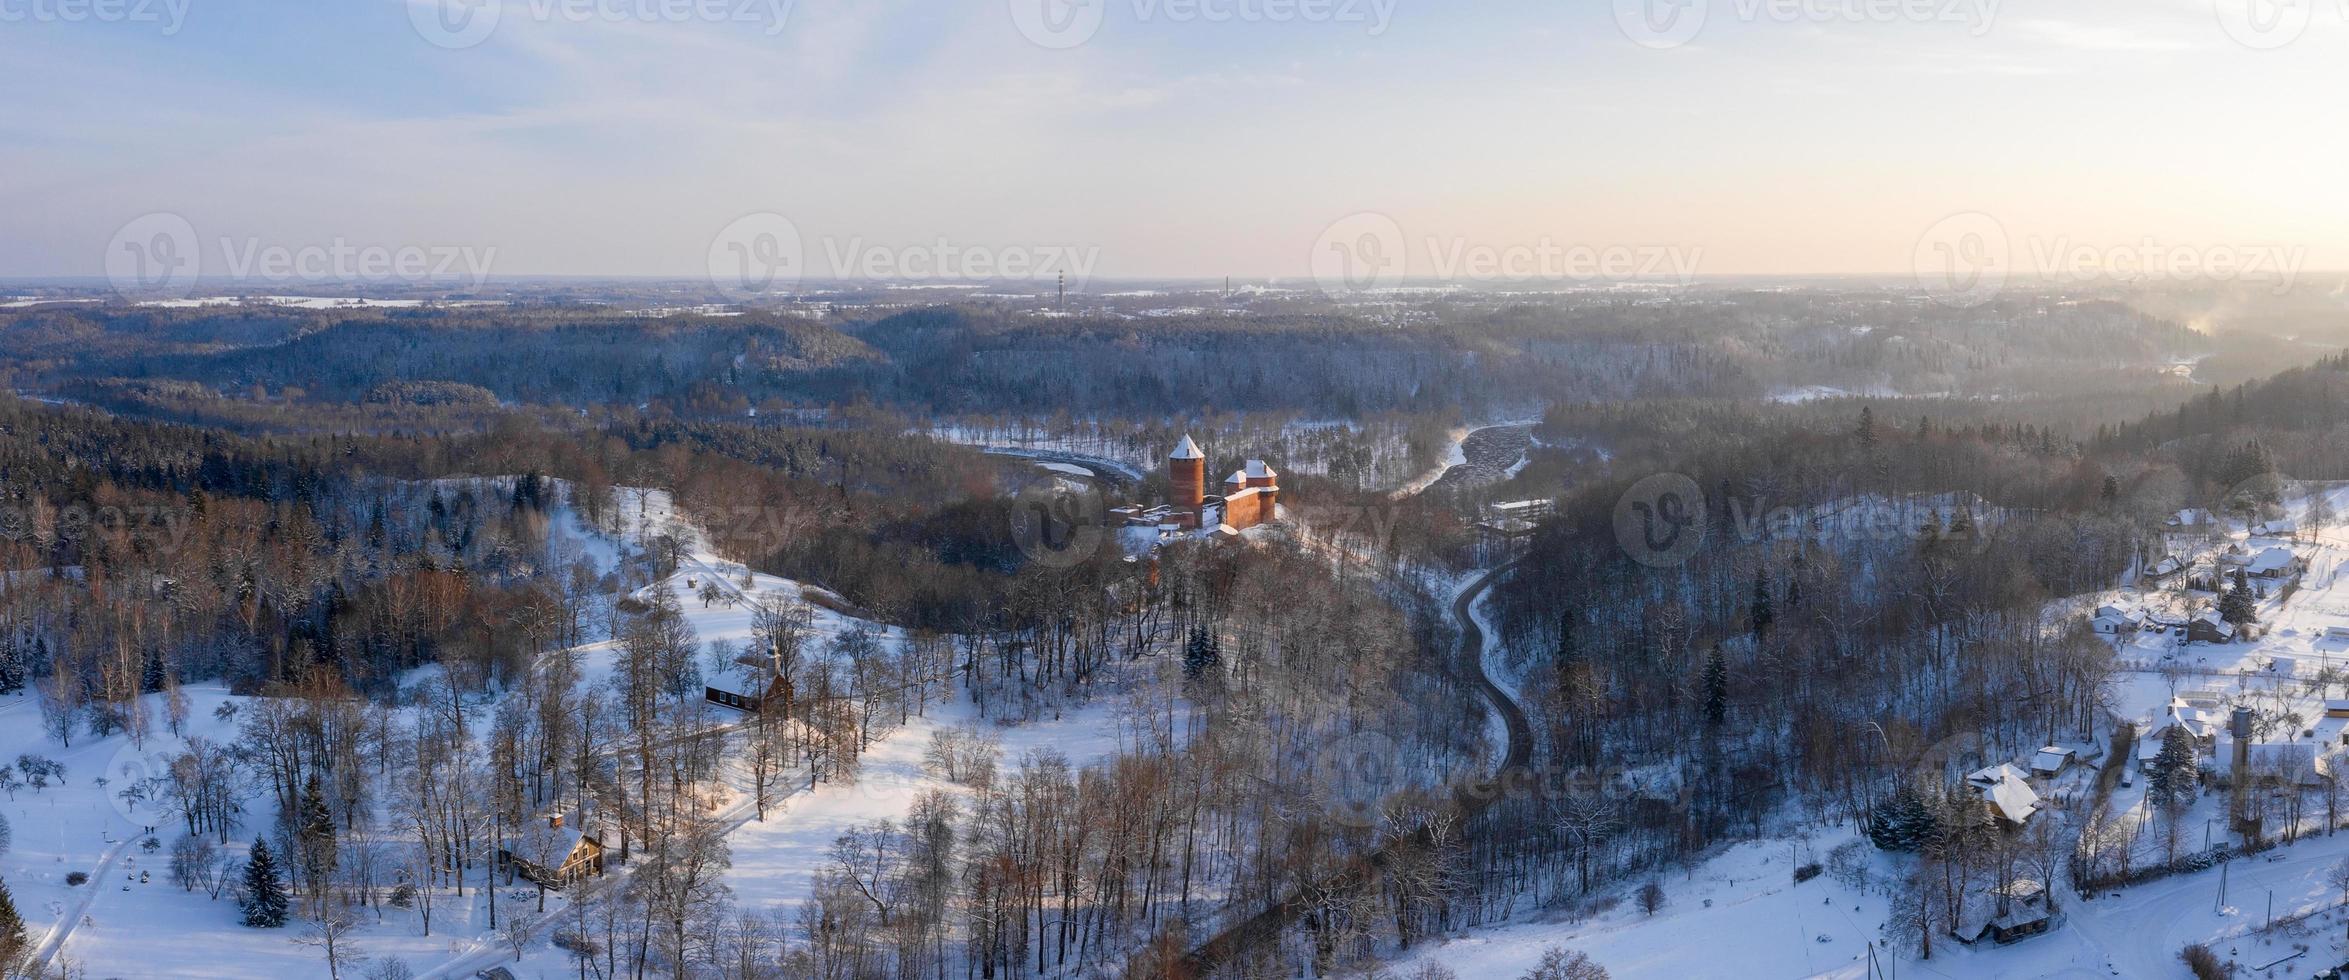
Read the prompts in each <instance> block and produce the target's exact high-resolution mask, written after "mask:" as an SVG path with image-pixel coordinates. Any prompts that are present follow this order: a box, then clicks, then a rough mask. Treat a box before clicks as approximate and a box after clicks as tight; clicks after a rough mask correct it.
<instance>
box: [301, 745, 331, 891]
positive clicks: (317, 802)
mask: <svg viewBox="0 0 2349 980" xmlns="http://www.w3.org/2000/svg"><path fill="white" fill-rule="evenodd" d="M294 839H295V846H297V847H299V848H300V849H301V853H300V854H299V855H297V856H296V857H297V858H298V859H299V860H300V862H301V869H302V883H303V885H304V886H305V887H308V888H311V889H313V890H315V889H319V888H323V887H325V883H326V880H327V877H328V876H329V875H331V874H333V873H334V867H335V839H334V811H333V810H331V809H329V808H328V807H327V805H326V792H325V790H324V789H322V788H321V787H320V786H319V783H318V774H317V773H311V774H310V779H309V781H308V782H306V783H304V784H303V786H302V802H301V812H300V814H299V815H298V822H297V823H296V824H295V838H294Z"/></svg>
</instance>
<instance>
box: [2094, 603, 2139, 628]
mask: <svg viewBox="0 0 2349 980" xmlns="http://www.w3.org/2000/svg"><path fill="white" fill-rule="evenodd" d="M2088 625H2089V627H2090V628H2091V629H2094V630H2095V631H2096V632H2098V633H2102V634H2104V635H2106V636H2128V635H2131V634H2134V633H2136V632H2137V631H2138V630H2139V629H2141V628H2143V627H2144V625H2145V615H2144V614H2143V613H2140V612H2138V611H2136V610H2134V609H2123V608H2121V607H2119V606H2111V605H2106V606H2098V607H2096V615H2095V616H2094V617H2092V618H2090V619H2089V620H2088Z"/></svg>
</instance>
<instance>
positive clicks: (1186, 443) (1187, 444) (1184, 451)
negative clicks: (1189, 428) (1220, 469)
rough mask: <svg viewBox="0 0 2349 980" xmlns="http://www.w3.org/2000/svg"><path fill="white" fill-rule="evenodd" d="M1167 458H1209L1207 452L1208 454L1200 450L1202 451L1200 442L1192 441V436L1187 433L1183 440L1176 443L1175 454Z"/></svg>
mask: <svg viewBox="0 0 2349 980" xmlns="http://www.w3.org/2000/svg"><path fill="white" fill-rule="evenodd" d="M1167 458H1169V459H1206V458H1207V454H1206V453H1203V452H1200V451H1199V444H1198V443H1196V442H1192V441H1191V437H1190V436H1188V435H1185V436H1184V437H1183V441H1182V442H1180V443H1178V444H1176V445H1175V450H1174V455H1172V456H1169V457H1167Z"/></svg>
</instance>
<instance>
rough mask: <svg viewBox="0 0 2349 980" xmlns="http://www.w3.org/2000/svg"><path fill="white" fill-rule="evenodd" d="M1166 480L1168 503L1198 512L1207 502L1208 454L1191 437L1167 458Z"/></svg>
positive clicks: (1184, 438) (1187, 437) (1184, 439)
mask: <svg viewBox="0 0 2349 980" xmlns="http://www.w3.org/2000/svg"><path fill="white" fill-rule="evenodd" d="M1166 478H1167V489H1166V499H1167V502H1168V503H1170V504H1173V505H1175V506H1177V507H1183V508H1188V509H1190V510H1192V511H1197V510H1198V509H1199V506H1200V505H1201V504H1204V503H1206V502H1207V454H1206V453H1203V452H1200V451H1199V444H1198V443H1195V442H1192V441H1191V437H1190V436H1184V437H1183V442H1182V445H1179V446H1176V447H1175V451H1174V454H1173V455H1171V456H1168V457H1167V458H1166Z"/></svg>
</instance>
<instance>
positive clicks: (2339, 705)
mask: <svg viewBox="0 0 2349 980" xmlns="http://www.w3.org/2000/svg"><path fill="white" fill-rule="evenodd" d="M2325 717H2327V718H2349V701H2327V702H2325Z"/></svg>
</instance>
